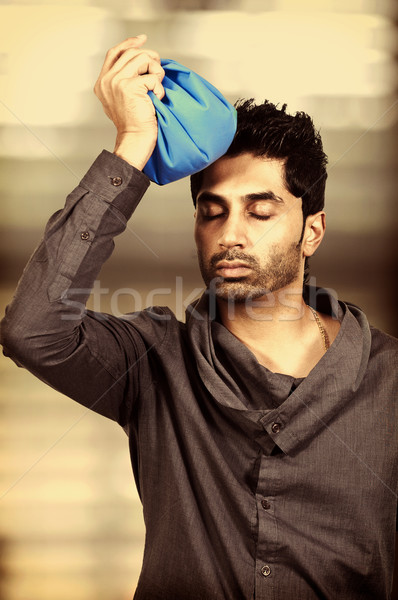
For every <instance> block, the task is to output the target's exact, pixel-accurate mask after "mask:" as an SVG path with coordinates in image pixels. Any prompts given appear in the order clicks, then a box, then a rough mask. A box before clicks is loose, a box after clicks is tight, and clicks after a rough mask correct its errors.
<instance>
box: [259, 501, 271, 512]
mask: <svg viewBox="0 0 398 600" xmlns="http://www.w3.org/2000/svg"><path fill="white" fill-rule="evenodd" d="M261 506H262V507H263V509H264V510H269V509H270V508H271V504H270V503H269V502H268V500H261Z"/></svg>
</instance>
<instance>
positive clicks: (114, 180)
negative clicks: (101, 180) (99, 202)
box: [109, 177, 123, 186]
mask: <svg viewBox="0 0 398 600" xmlns="http://www.w3.org/2000/svg"><path fill="white" fill-rule="evenodd" d="M109 179H110V180H111V184H112V185H115V186H119V185H122V183H123V179H122V178H121V177H110V178H109Z"/></svg>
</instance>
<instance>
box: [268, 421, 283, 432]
mask: <svg viewBox="0 0 398 600" xmlns="http://www.w3.org/2000/svg"><path fill="white" fill-rule="evenodd" d="M281 427H282V425H281V424H280V423H272V427H271V431H272V433H279V432H280V430H281Z"/></svg>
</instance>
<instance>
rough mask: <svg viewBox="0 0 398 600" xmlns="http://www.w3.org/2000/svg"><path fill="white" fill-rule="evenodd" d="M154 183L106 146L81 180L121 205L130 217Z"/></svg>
mask: <svg viewBox="0 0 398 600" xmlns="http://www.w3.org/2000/svg"><path fill="white" fill-rule="evenodd" d="M149 184H150V180H149V178H148V177H147V176H146V175H145V174H144V173H142V171H139V170H138V169H136V168H135V167H133V166H132V165H130V164H129V163H128V162H126V161H125V160H123V159H122V158H120V157H119V156H116V154H113V153H112V152H109V151H108V150H103V151H102V152H101V154H100V155H99V156H98V157H97V158H96V160H95V161H94V163H93V164H92V166H91V167H90V169H89V170H88V171H87V173H86V174H85V176H84V177H83V179H82V180H81V182H80V186H81V187H82V188H84V189H86V190H88V191H89V192H91V193H93V194H95V195H96V196H98V197H100V198H101V199H102V200H105V202H107V203H109V204H112V205H113V206H114V207H115V208H117V209H118V210H119V211H120V212H121V213H122V214H123V215H124V216H125V218H126V219H129V218H130V217H131V215H132V214H133V212H134V210H135V208H136V207H137V204H138V203H139V202H140V200H141V198H142V197H143V195H144V194H145V192H146V190H147V189H148V187H149Z"/></svg>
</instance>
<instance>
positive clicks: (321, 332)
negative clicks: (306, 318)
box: [307, 305, 330, 352]
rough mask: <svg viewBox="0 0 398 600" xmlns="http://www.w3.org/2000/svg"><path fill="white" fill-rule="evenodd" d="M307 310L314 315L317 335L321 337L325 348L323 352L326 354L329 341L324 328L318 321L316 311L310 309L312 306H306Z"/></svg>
mask: <svg viewBox="0 0 398 600" xmlns="http://www.w3.org/2000/svg"><path fill="white" fill-rule="evenodd" d="M307 306H308V305H307ZM308 308H309V309H310V311H311V312H312V314H313V315H314V319H315V321H316V324H317V325H318V329H319V333H320V334H321V337H322V341H323V347H324V348H325V352H326V351H327V350H328V349H329V347H330V340H329V336H328V334H327V331H326V329H325V328H324V326H323V325H322V322H321V320H320V318H319V316H318V313H317V312H316V310H314V309H313V308H312V306H308Z"/></svg>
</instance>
